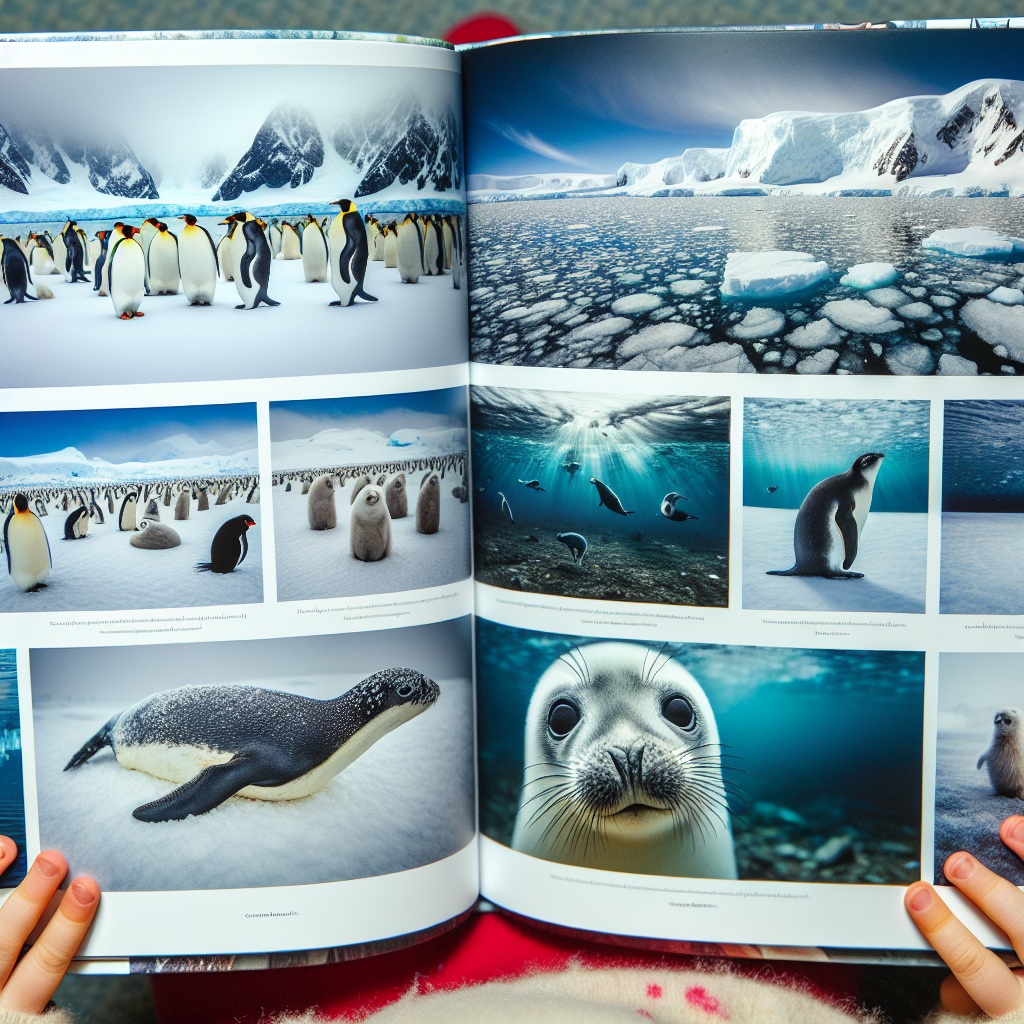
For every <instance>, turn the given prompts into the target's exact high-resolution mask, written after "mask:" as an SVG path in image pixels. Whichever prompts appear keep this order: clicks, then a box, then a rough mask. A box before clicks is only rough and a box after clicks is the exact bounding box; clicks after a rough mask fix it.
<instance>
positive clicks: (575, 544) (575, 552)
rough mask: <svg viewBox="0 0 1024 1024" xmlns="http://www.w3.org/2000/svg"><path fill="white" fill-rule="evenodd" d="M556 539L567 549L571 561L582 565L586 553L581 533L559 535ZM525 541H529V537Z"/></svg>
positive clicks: (585, 541)
mask: <svg viewBox="0 0 1024 1024" xmlns="http://www.w3.org/2000/svg"><path fill="white" fill-rule="evenodd" d="M557 537H558V539H559V540H560V541H561V542H562V543H563V544H564V545H565V546H566V547H567V548H568V549H569V554H571V555H572V560H573V561H574V562H576V563H577V564H579V565H582V564H583V556H584V555H585V554H586V553H587V547H588V545H587V538H586V537H584V536H583V534H581V533H559V534H557ZM527 540H529V537H527Z"/></svg>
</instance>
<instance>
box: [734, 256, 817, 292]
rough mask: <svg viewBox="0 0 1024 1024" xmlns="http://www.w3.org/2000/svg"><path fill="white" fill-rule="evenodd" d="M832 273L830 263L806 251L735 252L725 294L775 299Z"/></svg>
mask: <svg viewBox="0 0 1024 1024" xmlns="http://www.w3.org/2000/svg"><path fill="white" fill-rule="evenodd" d="M829 274H830V271H829V267H828V264H827V263H824V262H822V261H821V260H816V259H815V258H814V257H813V256H811V255H810V253H806V252H786V251H782V250H769V251H766V252H731V253H729V255H728V258H727V260H726V263H725V277H724V279H723V281H722V294H723V295H724V296H726V297H728V298H732V299H772V298H776V297H778V296H782V295H788V294H789V293H790V292H799V291H803V290H804V289H806V288H813V287H814V286H815V285H817V284H820V283H821V282H822V281H824V280H826V279H827V278H828V276H829Z"/></svg>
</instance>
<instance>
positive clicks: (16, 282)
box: [0, 238, 36, 306]
mask: <svg viewBox="0 0 1024 1024" xmlns="http://www.w3.org/2000/svg"><path fill="white" fill-rule="evenodd" d="M0 271H2V273H3V279H4V284H5V285H6V286H7V290H8V291H9V292H10V293H11V294H10V298H9V299H7V301H6V302H4V305H5V306H9V305H10V304H11V303H12V302H15V303H18V302H24V301H25V300H26V299H33V300H35V298H36V296H35V295H30V294H29V292H28V286H29V285H30V284H31V283H32V273H31V271H30V270H29V266H28V258H27V257H26V256H25V253H24V252H23V251H22V249H21V246H20V245H18V243H17V242H16V241H15V240H14V239H13V238H5V239H4V240H3V252H2V253H0Z"/></svg>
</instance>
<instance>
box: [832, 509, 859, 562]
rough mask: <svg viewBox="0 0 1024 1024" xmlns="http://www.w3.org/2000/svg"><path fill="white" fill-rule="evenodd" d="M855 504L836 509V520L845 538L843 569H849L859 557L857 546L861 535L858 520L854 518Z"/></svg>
mask: <svg viewBox="0 0 1024 1024" xmlns="http://www.w3.org/2000/svg"><path fill="white" fill-rule="evenodd" d="M853 508H854V505H853V502H851V503H850V504H849V505H839V506H838V507H837V508H836V513H835V520H836V526H838V527H839V532H840V533H841V534H842V536H843V548H844V550H845V552H846V557H845V558H844V559H843V568H844V569H849V568H850V566H851V565H853V563H854V560H855V559H856V557H857V545H858V543H859V540H860V535H859V533H858V531H857V520H856V519H854V518H853Z"/></svg>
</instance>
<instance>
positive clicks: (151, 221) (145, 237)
mask: <svg viewBox="0 0 1024 1024" xmlns="http://www.w3.org/2000/svg"><path fill="white" fill-rule="evenodd" d="M159 223H160V222H159V221H158V220H157V219H156V217H147V218H146V220H144V221H143V222H142V227H141V228H139V244H140V245H141V246H142V251H143V252H144V253H145V254H146V294H147V295H149V293H150V286H149V243H150V242H152V241H153V239H154V238H156V233H157V228H158V225H159Z"/></svg>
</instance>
